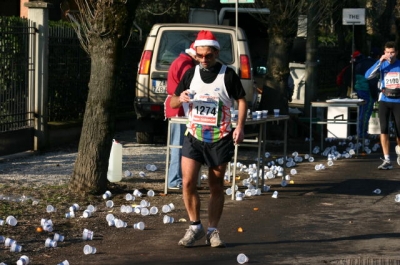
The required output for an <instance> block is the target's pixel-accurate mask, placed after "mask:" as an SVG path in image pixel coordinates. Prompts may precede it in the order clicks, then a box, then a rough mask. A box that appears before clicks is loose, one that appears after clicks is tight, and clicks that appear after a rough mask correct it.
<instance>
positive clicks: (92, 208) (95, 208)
mask: <svg viewBox="0 0 400 265" xmlns="http://www.w3.org/2000/svg"><path fill="white" fill-rule="evenodd" d="M86 210H87V211H89V212H92V213H94V212H95V211H97V207H96V206H93V205H91V204H89V205H88V207H86Z"/></svg>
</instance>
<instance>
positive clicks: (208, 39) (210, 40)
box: [194, 30, 220, 50]
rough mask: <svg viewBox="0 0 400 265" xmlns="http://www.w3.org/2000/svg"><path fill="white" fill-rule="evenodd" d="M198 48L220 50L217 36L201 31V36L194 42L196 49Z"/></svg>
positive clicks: (198, 35)
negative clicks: (206, 47) (205, 47)
mask: <svg viewBox="0 0 400 265" xmlns="http://www.w3.org/2000/svg"><path fill="white" fill-rule="evenodd" d="M198 46H211V47H214V48H216V49H218V50H219V49H220V48H219V43H218V41H217V39H216V38H215V36H214V35H213V34H212V33H211V31H208V30H201V31H200V32H199V34H197V39H196V40H195V42H194V47H195V48H196V47H198Z"/></svg>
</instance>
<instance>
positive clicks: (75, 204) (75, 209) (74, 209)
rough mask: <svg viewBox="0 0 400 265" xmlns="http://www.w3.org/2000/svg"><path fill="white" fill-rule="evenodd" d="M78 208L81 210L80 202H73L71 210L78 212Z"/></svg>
mask: <svg viewBox="0 0 400 265" xmlns="http://www.w3.org/2000/svg"><path fill="white" fill-rule="evenodd" d="M78 210H79V204H77V203H74V204H72V206H71V207H69V211H70V212H76V211H78Z"/></svg>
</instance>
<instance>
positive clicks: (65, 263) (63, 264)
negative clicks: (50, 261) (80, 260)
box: [57, 260, 69, 265]
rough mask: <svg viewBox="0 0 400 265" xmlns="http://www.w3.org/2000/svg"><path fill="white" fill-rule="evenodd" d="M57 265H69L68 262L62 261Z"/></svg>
mask: <svg viewBox="0 0 400 265" xmlns="http://www.w3.org/2000/svg"><path fill="white" fill-rule="evenodd" d="M57 265H69V261H68V260H64V261H62V262H61V263H58V264H57Z"/></svg>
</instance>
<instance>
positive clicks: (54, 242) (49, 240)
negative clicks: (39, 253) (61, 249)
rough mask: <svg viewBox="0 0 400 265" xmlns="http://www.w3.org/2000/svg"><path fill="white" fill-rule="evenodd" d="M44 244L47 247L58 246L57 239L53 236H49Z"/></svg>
mask: <svg viewBox="0 0 400 265" xmlns="http://www.w3.org/2000/svg"><path fill="white" fill-rule="evenodd" d="M44 246H45V247H47V248H55V247H57V241H54V240H53V239H51V238H47V239H46V241H45V242H44Z"/></svg>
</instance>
